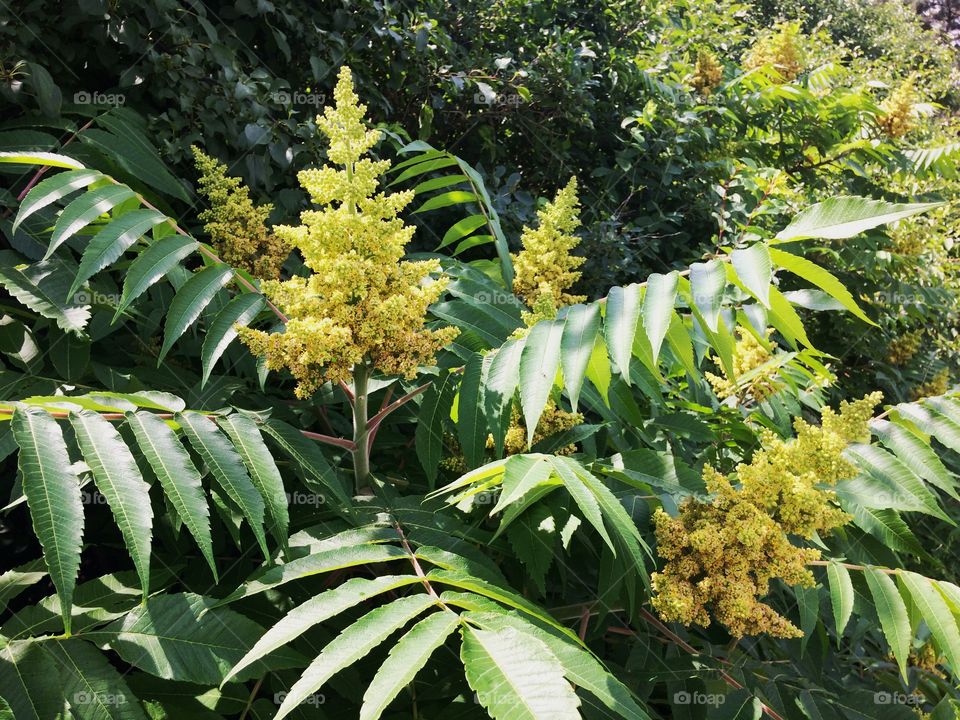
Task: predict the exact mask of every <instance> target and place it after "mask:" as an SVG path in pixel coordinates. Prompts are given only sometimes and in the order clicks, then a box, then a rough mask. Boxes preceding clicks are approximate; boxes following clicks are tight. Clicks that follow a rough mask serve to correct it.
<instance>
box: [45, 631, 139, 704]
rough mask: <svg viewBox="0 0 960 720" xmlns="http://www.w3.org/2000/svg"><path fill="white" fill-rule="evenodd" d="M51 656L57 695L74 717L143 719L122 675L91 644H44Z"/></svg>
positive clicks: (58, 642)
mask: <svg viewBox="0 0 960 720" xmlns="http://www.w3.org/2000/svg"><path fill="white" fill-rule="evenodd" d="M44 650H45V651H46V652H48V653H50V655H51V657H52V658H53V659H54V663H55V664H56V667H57V670H58V671H59V672H58V674H59V679H60V687H61V691H60V694H61V695H62V697H65V698H67V699H68V700H69V701H70V705H71V707H70V711H71V714H72V715H73V717H74V718H76V720H146V719H147V716H146V714H145V713H144V712H143V709H142V708H141V707H140V703H139V702H138V701H137V699H136V696H134V694H133V693H132V692H131V691H130V688H129V686H128V685H127V683H126V681H125V680H124V679H123V676H122V675H121V674H120V673H119V672H118V671H117V670H116V669H115V668H114V667H113V665H111V664H110V662H109V661H108V660H107V658H106V657H105V656H104V655H103V653H101V652H100V650H98V649H97V648H96V647H95V646H94V645H92V644H90V643H88V642H86V641H83V640H78V639H73V640H56V641H53V642H50V643H47V644H46V645H44Z"/></svg>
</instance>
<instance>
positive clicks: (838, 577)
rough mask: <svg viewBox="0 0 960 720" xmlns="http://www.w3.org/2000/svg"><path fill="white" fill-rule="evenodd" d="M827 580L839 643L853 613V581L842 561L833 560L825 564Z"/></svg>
mask: <svg viewBox="0 0 960 720" xmlns="http://www.w3.org/2000/svg"><path fill="white" fill-rule="evenodd" d="M827 580H828V581H829V584H830V603H831V605H832V607H833V620H834V623H835V625H836V628H837V644H838V645H839V644H840V640H841V638H842V637H843V631H844V629H845V628H846V627H847V623H849V622H850V615H852V614H853V598H854V592H853V581H852V580H851V579H850V571H849V570H847V568H846V567H844V566H843V564H842V563H838V562H835V561H831V562H830V564H829V565H827Z"/></svg>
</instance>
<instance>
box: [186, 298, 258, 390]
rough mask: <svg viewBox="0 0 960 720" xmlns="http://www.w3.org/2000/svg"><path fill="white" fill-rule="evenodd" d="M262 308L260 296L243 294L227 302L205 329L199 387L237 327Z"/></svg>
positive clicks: (241, 325)
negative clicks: (201, 375) (201, 374)
mask: <svg viewBox="0 0 960 720" xmlns="http://www.w3.org/2000/svg"><path fill="white" fill-rule="evenodd" d="M263 307H264V300H263V296H262V295H258V294H256V293H244V294H243V295H237V297H235V298H233V299H232V300H231V301H230V302H228V303H227V304H226V305H225V306H224V308H223V310H221V311H220V312H219V313H217V317H216V318H215V319H214V321H213V322H212V323H210V327H209V328H207V332H206V335H205V336H204V338H203V349H202V350H201V351H200V364H201V367H202V368H203V378H202V380H201V385H206V384H207V380H209V379H210V372H211V371H212V370H213V366H214V365H216V364H217V360H219V359H220V356H221V355H223V353H224V352H225V351H226V349H227V348H228V347H229V346H230V343H232V342H233V340H234V338H236V337H237V326H240V327H246V326H247V325H249V324H250V321H251V320H253V319H254V318H255V317H256V316H257V313H259V312H260V310H262V309H263Z"/></svg>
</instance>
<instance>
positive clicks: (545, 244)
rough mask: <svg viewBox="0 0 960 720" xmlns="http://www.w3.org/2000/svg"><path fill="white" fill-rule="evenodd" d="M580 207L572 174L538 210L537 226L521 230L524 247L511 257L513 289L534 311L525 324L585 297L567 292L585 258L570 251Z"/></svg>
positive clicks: (575, 182) (576, 238) (576, 239)
mask: <svg viewBox="0 0 960 720" xmlns="http://www.w3.org/2000/svg"><path fill="white" fill-rule="evenodd" d="M579 209H580V201H579V199H578V197H577V179H576V178H575V177H573V178H570V182H568V183H567V186H566V187H564V188H563V189H562V190H560V192H558V193H557V195H556V197H555V198H554V199H553V202H550V203H547V205H546V206H545V207H544V208H543V209H542V210H538V211H537V218H538V219H539V224H538V225H537V228H536V229H531V228H527V227H525V228H524V229H523V234H522V236H521V240H522V242H523V249H522V250H521V251H520V252H519V253H517V254H516V255H514V256H513V267H514V271H515V275H514V279H513V291H514V292H515V293H516V294H517V295H518V296H519V297H520V298H521V299H522V300H523V301H524V302H525V303H526V304H527V307H529V308H530V309H531V310H532V311H533V312H531V313H528V314H527V315H528V317H525V318H524V322H525V323H526V325H527V326H528V327H529V326H532V325H533V324H535V323H536V322H538V321H539V320H543V319H548V318H550V317H554V316H555V315H556V312H557V310H558V309H559V308H561V307H563V306H564V305H573V304H574V303H578V302H583V300H584V299H585V298H584V297H583V296H580V295H571V294H570V293H569V292H568V290H570V288H571V287H573V285H574V284H575V283H576V282H577V281H578V280H579V279H580V272H579V271H578V270H577V268H579V267H580V266H581V265H583V262H584V260H585V258H582V257H578V256H576V255H571V254H570V251H571V250H573V249H574V248H576V247H577V245H579V244H580V238H578V237H577V236H576V235H574V234H573V232H574V231H575V230H576V229H577V228H578V227H579V226H580V216H579Z"/></svg>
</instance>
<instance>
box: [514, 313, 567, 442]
mask: <svg viewBox="0 0 960 720" xmlns="http://www.w3.org/2000/svg"><path fill="white" fill-rule="evenodd" d="M562 337H563V321H562V320H550V321H547V322H540V323H537V324H536V325H534V326H533V328H532V329H531V330H530V334H529V335H528V336H527V341H526V343H525V344H524V346H523V351H522V352H521V354H520V383H519V385H520V407H521V408H522V409H523V420H524V423H525V424H526V428H527V445H528V447H529V445H530V444H531V443H532V442H533V434H534V431H535V430H536V429H537V425H538V424H539V422H540V416H541V415H542V414H543V409H544V407H545V406H546V404H547V399H548V398H549V397H550V391H551V390H552V389H553V384H554V381H555V380H556V378H557V370H559V368H560V341H561V339H562Z"/></svg>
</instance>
